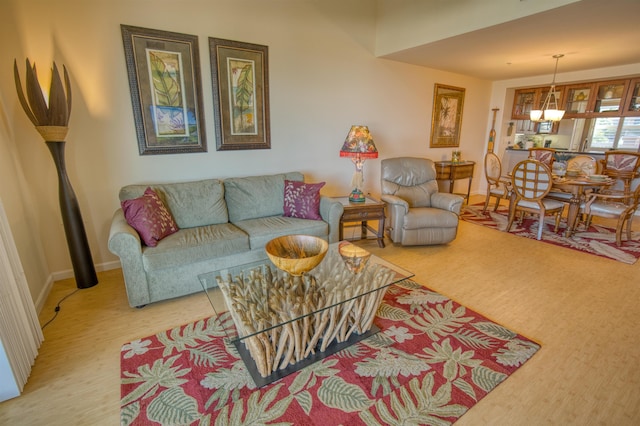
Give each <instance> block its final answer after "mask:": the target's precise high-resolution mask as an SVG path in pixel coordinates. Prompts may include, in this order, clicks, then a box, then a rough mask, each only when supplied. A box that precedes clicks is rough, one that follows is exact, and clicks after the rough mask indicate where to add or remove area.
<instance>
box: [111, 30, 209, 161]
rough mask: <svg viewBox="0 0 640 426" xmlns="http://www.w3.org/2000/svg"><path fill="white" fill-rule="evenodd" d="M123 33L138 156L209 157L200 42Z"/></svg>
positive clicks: (138, 32) (145, 32) (156, 33)
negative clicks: (193, 154) (206, 154)
mask: <svg viewBox="0 0 640 426" xmlns="http://www.w3.org/2000/svg"><path fill="white" fill-rule="evenodd" d="M120 28H121V32H122V41H123V43H124V52H125V59H126V63H127V74H128V77H129V88H130V91H131V103H132V105H133V117H134V120H135V127H136V135H137V138H138V149H139V152H140V155H149V154H176V153H186V152H206V151H207V141H206V137H205V124H204V115H203V107H202V87H201V83H200V81H201V80H200V55H199V50H198V38H197V36H192V35H187V34H179V33H172V32H167V31H160V30H153V29H148V28H140V27H133V26H129V25H121V26H120Z"/></svg>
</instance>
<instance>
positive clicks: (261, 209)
mask: <svg viewBox="0 0 640 426" xmlns="http://www.w3.org/2000/svg"><path fill="white" fill-rule="evenodd" d="M285 179H288V180H295V181H302V180H303V176H302V174H301V173H298V172H292V173H282V174H277V175H267V176H251V177H242V178H229V179H225V181H224V197H225V199H226V202H227V208H228V209H229V221H231V222H232V223H237V222H240V221H242V220H247V219H256V218H260V217H267V216H276V215H279V216H282V215H283V214H284V209H283V205H284V181H285Z"/></svg>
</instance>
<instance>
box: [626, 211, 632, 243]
mask: <svg viewBox="0 0 640 426" xmlns="http://www.w3.org/2000/svg"><path fill="white" fill-rule="evenodd" d="M632 223H633V215H631V217H630V218H629V219H627V240H629V241H631V224H632Z"/></svg>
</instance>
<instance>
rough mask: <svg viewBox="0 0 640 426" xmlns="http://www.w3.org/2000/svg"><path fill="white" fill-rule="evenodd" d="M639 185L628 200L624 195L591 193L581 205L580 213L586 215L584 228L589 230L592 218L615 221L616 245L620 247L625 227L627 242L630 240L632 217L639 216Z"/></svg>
mask: <svg viewBox="0 0 640 426" xmlns="http://www.w3.org/2000/svg"><path fill="white" fill-rule="evenodd" d="M638 204H640V184H638V185H637V186H636V188H635V190H634V191H633V193H632V194H631V198H628V197H627V196H626V195H625V194H620V193H618V194H606V193H597V192H596V193H593V194H591V196H590V198H589V200H588V201H587V202H586V203H583V205H582V206H581V211H582V212H583V213H584V214H585V215H587V220H586V228H587V229H588V228H589V225H590V224H591V219H592V217H593V216H599V217H605V218H611V219H617V220H618V223H617V224H616V245H617V246H618V247H620V246H622V229H623V228H624V227H625V223H626V225H627V227H626V234H627V240H631V224H632V222H633V218H634V216H640V210H638Z"/></svg>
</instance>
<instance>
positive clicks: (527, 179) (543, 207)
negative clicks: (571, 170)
mask: <svg viewBox="0 0 640 426" xmlns="http://www.w3.org/2000/svg"><path fill="white" fill-rule="evenodd" d="M511 185H512V192H511V197H510V202H509V223H508V224H507V229H506V231H507V232H509V230H510V229H511V225H513V220H514V219H515V217H516V213H517V212H518V211H520V212H522V213H523V214H524V213H532V214H537V215H538V217H539V224H538V235H537V239H538V240H540V239H542V228H543V227H544V218H545V216H546V215H547V214H550V215H555V229H554V232H558V227H559V226H560V218H561V217H562V211H563V210H564V203H563V202H561V201H557V200H552V199H549V198H546V196H547V194H548V193H549V191H550V190H551V186H552V185H553V181H552V176H551V170H550V169H549V167H548V166H547V165H546V164H543V163H541V162H540V161H537V160H532V159H527V160H524V161H521V162H519V163H518V164H516V166H515V167H514V169H513V173H512V174H511ZM521 220H522V219H521Z"/></svg>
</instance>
